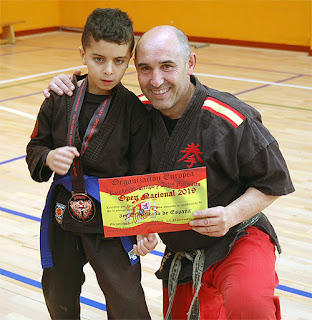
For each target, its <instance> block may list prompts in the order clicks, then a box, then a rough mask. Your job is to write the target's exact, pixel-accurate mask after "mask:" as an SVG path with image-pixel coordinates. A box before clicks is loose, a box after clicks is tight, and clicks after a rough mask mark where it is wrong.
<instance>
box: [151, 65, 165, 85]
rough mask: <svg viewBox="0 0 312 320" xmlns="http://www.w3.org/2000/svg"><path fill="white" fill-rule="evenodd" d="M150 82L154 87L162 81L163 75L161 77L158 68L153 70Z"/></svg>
mask: <svg viewBox="0 0 312 320" xmlns="http://www.w3.org/2000/svg"><path fill="white" fill-rule="evenodd" d="M150 83H151V85H152V86H153V87H155V88H159V87H160V86H161V85H162V84H163V83H164V77H163V75H162V72H161V71H160V70H158V69H154V70H153V73H152V78H151V80H150Z"/></svg>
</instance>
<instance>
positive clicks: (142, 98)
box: [138, 94, 151, 104]
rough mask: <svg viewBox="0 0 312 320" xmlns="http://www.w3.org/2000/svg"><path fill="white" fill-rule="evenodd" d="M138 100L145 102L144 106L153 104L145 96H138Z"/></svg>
mask: <svg viewBox="0 0 312 320" xmlns="http://www.w3.org/2000/svg"><path fill="white" fill-rule="evenodd" d="M138 98H139V99H140V100H141V102H143V103H144V104H151V103H150V101H149V100H148V99H147V98H146V97H145V95H144V94H140V95H138Z"/></svg>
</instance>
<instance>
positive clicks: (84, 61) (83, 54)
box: [79, 46, 87, 64]
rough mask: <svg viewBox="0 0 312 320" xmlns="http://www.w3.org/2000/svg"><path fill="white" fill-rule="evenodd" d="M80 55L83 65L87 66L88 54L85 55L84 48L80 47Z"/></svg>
mask: <svg viewBox="0 0 312 320" xmlns="http://www.w3.org/2000/svg"><path fill="white" fill-rule="evenodd" d="M79 53H80V57H81V60H82V63H83V64H87V63H86V54H85V52H84V50H83V47H82V46H80V47H79Z"/></svg>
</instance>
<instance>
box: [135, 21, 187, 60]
mask: <svg viewBox="0 0 312 320" xmlns="http://www.w3.org/2000/svg"><path fill="white" fill-rule="evenodd" d="M161 40H163V41H167V40H169V41H177V45H178V47H176V48H175V49H176V52H177V53H181V55H182V57H183V60H184V61H187V59H188V58H189V56H190V54H191V48H190V44H189V41H188V38H187V36H186V34H185V33H184V32H183V31H182V30H180V29H178V28H175V27H172V26H167V25H163V26H157V27H154V28H152V29H150V30H148V31H147V32H145V33H144V34H143V35H142V37H141V38H140V39H139V41H138V43H137V46H136V49H135V56H137V54H138V51H139V50H140V46H141V45H147V46H148V45H149V43H153V42H154V41H161Z"/></svg>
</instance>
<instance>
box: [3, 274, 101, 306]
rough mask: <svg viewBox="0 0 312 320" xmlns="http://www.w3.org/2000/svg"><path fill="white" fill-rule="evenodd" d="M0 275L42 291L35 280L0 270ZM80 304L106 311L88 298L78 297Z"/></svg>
mask: <svg viewBox="0 0 312 320" xmlns="http://www.w3.org/2000/svg"><path fill="white" fill-rule="evenodd" d="M0 274H1V275H3V276H5V277H7V278H10V279H14V280H17V281H19V282H23V283H26V284H28V285H30V286H33V287H36V288H39V289H42V287H41V283H40V282H39V281H36V280H33V279H30V278H27V277H24V276H21V275H19V274H17V273H14V272H11V271H8V270H5V269H2V268H0ZM80 302H81V303H83V304H86V305H88V306H91V307H93V308H96V309H100V310H103V311H106V305H105V304H104V303H100V302H98V301H95V300H91V299H88V298H85V297H80Z"/></svg>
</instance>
